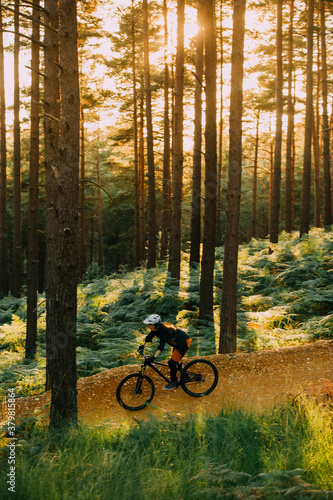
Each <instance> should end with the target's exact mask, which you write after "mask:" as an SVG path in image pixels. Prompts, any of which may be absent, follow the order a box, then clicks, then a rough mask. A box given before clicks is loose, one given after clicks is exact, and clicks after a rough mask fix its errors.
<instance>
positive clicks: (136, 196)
mask: <svg viewBox="0 0 333 500" xmlns="http://www.w3.org/2000/svg"><path fill="white" fill-rule="evenodd" d="M131 39H132V40H131V41H132V75H133V76H132V82H133V83H132V85H133V161H134V256H133V258H134V267H138V266H139V265H140V195H139V151H138V95H137V94H138V93H137V88H136V43H135V10H134V0H132V20H131Z"/></svg>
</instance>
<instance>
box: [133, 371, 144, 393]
mask: <svg viewBox="0 0 333 500" xmlns="http://www.w3.org/2000/svg"><path fill="white" fill-rule="evenodd" d="M144 371H145V367H143V368H141V369H140V372H139V377H138V380H137V382H136V387H135V392H136V394H140V393H141V386H142V381H143V374H144Z"/></svg>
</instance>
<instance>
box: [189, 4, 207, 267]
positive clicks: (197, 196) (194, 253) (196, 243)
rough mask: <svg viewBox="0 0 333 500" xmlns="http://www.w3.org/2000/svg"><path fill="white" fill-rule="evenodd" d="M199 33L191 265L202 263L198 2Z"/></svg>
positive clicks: (198, 38)
mask: <svg viewBox="0 0 333 500" xmlns="http://www.w3.org/2000/svg"><path fill="white" fill-rule="evenodd" d="M197 23H198V32H197V35H196V47H195V93H194V141H193V172H192V207H191V251H190V263H191V264H193V263H196V264H199V262H200V242H201V163H202V162H201V156H202V88H203V82H202V79H203V65H204V55H203V22H202V4H201V2H200V1H198V2H197Z"/></svg>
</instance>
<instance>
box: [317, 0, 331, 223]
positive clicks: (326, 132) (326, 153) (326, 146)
mask: <svg viewBox="0 0 333 500" xmlns="http://www.w3.org/2000/svg"><path fill="white" fill-rule="evenodd" d="M319 5H320V38H321V67H322V73H321V82H322V101H323V104H322V105H323V173H324V226H325V227H327V226H330V225H331V224H332V211H331V204H332V199H331V198H332V193H331V187H332V180H331V159H330V129H329V125H328V111H327V93H328V92H327V55H326V21H325V0H320V2H319Z"/></svg>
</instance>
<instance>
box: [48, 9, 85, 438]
mask: <svg viewBox="0 0 333 500" xmlns="http://www.w3.org/2000/svg"><path fill="white" fill-rule="evenodd" d="M59 19H60V26H59V48H60V66H61V68H62V70H61V76H60V87H61V113H60V116H61V119H60V138H59V161H58V164H57V166H56V168H55V170H54V174H55V176H56V182H57V194H58V196H57V205H56V214H57V217H56V225H55V226H56V227H55V228H54V229H55V232H56V237H57V242H56V243H57V244H56V245H55V239H53V240H52V242H51V243H53V245H52V246H51V247H49V248H48V251H49V265H50V266H51V268H52V271H53V272H52V275H51V277H50V278H51V279H53V280H54V282H52V283H51V286H52V290H53V292H54V296H53V297H52V298H51V297H50V298H49V301H50V307H52V314H51V316H52V319H53V322H52V323H50V322H49V323H48V328H49V340H51V345H49V346H48V355H49V360H48V361H49V364H48V368H49V370H50V378H51V387H52V392H51V410H50V427H51V428H63V427H67V426H69V425H71V424H76V423H77V391H76V311H77V281H78V271H77V261H78V242H79V241H78V229H79V228H78V194H79V193H78V191H79V190H78V184H79V141H80V95H79V71H78V54H77V21H76V2H75V1H74V0H60V2H59ZM49 243H50V242H49ZM55 271H56V272H55ZM49 319H50V318H49Z"/></svg>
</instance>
